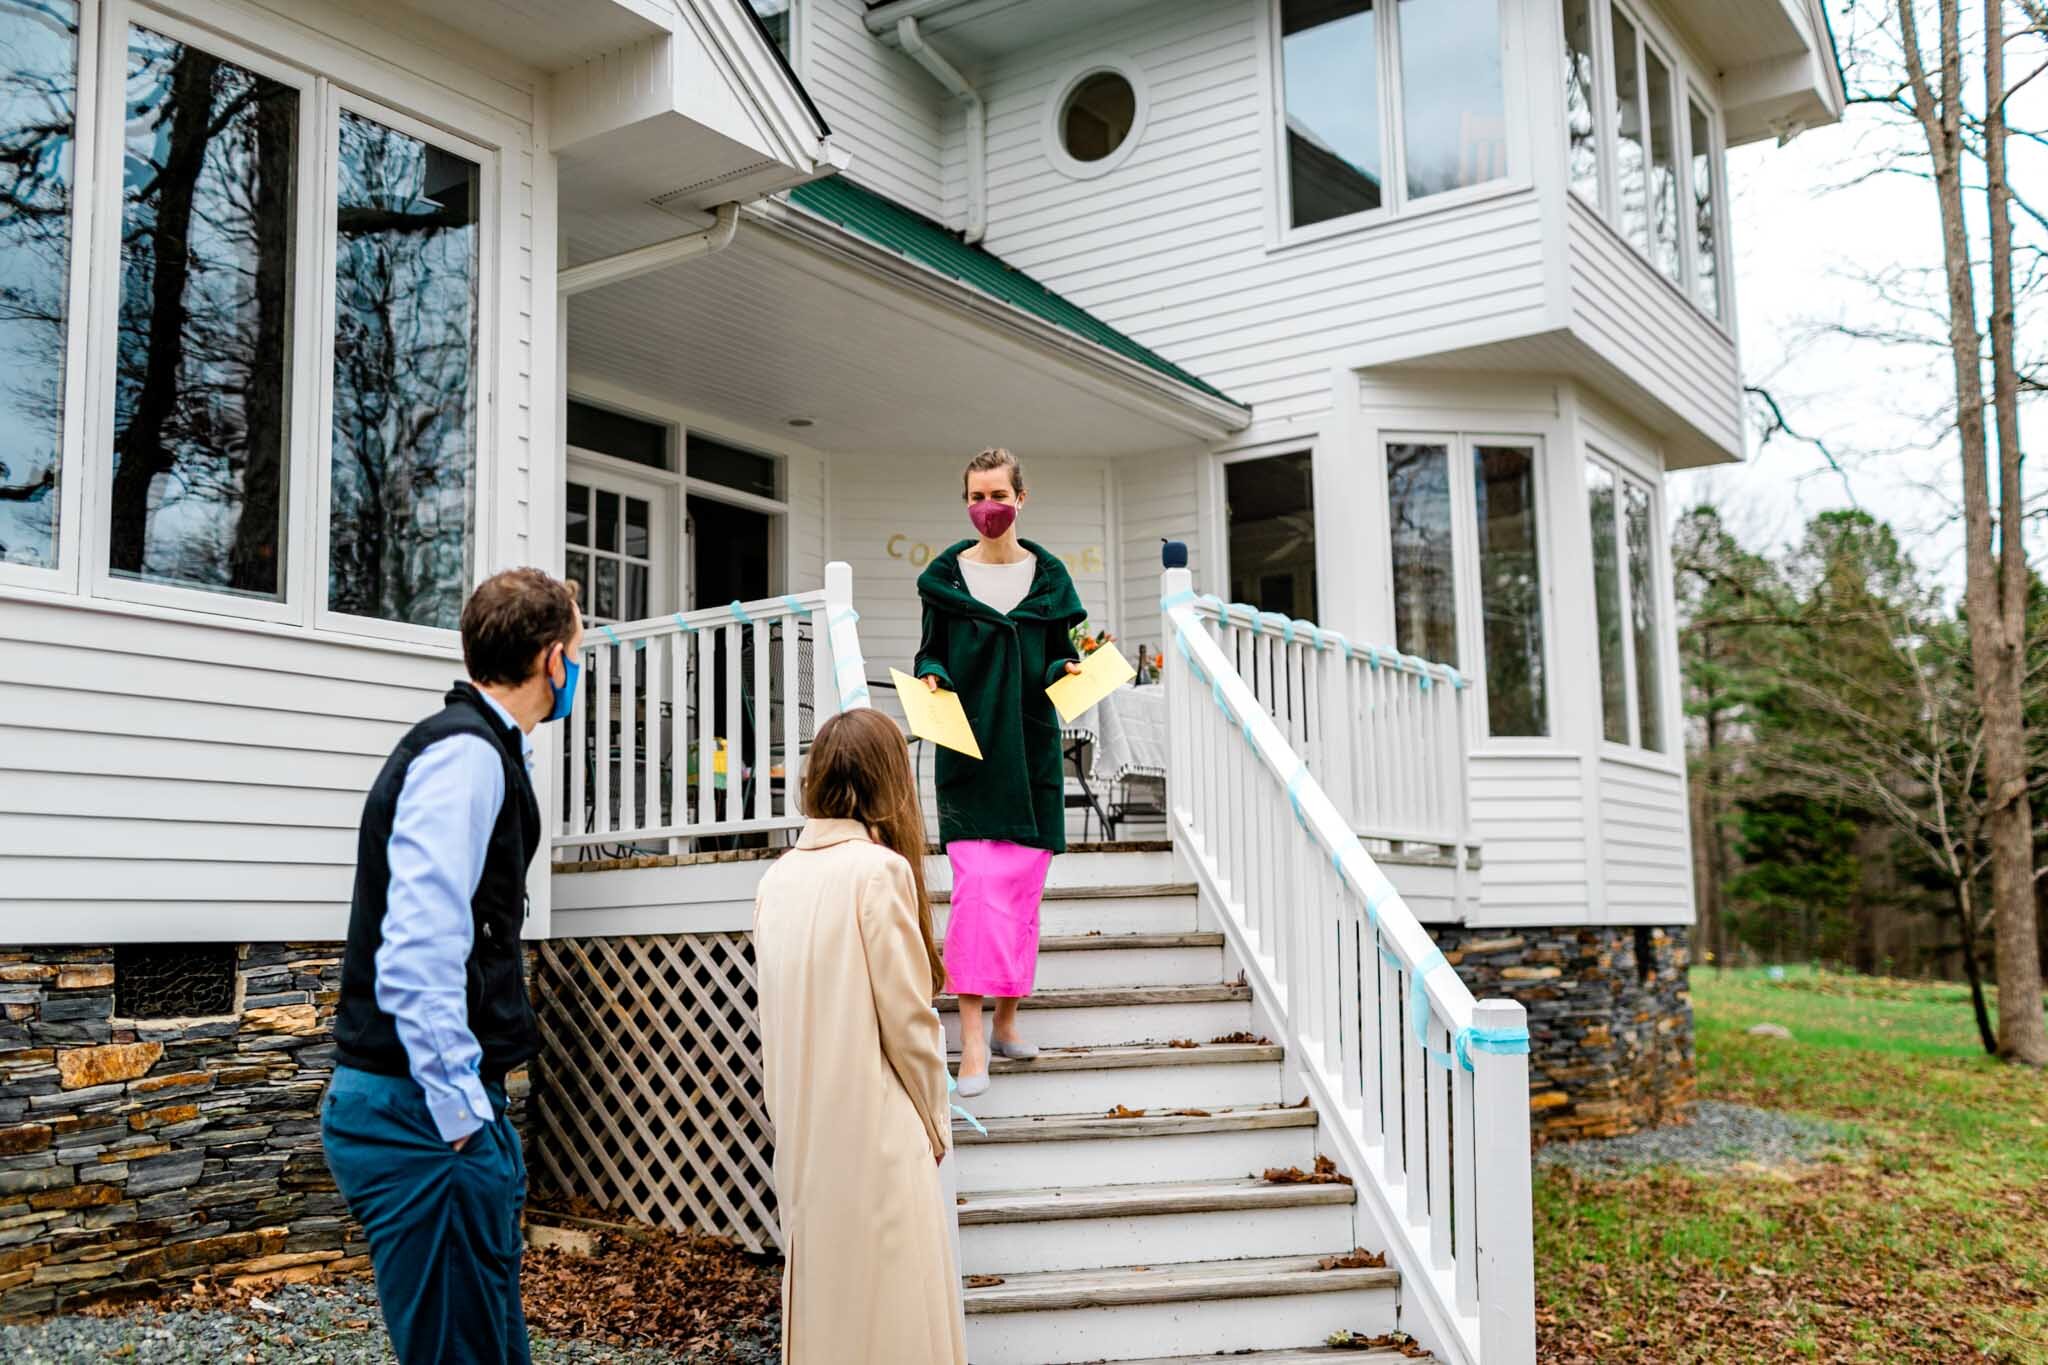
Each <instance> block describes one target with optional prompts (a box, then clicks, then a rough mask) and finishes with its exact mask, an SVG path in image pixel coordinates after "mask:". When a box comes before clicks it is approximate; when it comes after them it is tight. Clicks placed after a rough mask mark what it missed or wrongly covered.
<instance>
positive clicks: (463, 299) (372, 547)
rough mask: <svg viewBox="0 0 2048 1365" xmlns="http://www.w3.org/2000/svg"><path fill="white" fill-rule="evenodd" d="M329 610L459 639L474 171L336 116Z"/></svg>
mask: <svg viewBox="0 0 2048 1365" xmlns="http://www.w3.org/2000/svg"><path fill="white" fill-rule="evenodd" d="M339 145H340V153H341V154H340V158H339V160H338V162H337V169H338V177H337V178H338V189H337V193H336V196H335V199H336V208H335V268H334V315H335V327H334V403H333V407H334V422H333V433H332V438H331V439H332V446H333V450H332V455H331V460H332V466H333V469H332V476H331V477H332V479H333V484H332V494H331V497H330V511H329V514H328V516H329V521H328V535H329V552H328V553H329V558H328V579H327V591H328V606H329V607H330V608H331V609H332V610H334V611H338V612H347V613H350V614H354V615H360V616H372V617H377V618H379V619H382V620H386V621H401V622H406V623H409V624H412V625H418V626H439V627H441V628H443V629H446V630H453V629H455V628H456V626H457V625H458V624H459V623H460V618H461V615H462V600H463V598H464V597H465V596H466V595H467V593H468V588H469V584H470V582H471V579H472V571H473V569H474V549H473V546H472V545H471V544H470V534H469V528H470V527H471V526H472V525H473V524H474V522H475V513H476V420H477V405H476V394H477V373H476V366H477V305H478V302H479V300H478V291H479V288H480V285H481V280H480V277H479V276H480V272H479V261H478V257H479V242H478V238H477V229H478V220H479V209H480V199H481V196H482V191H483V168H482V167H481V166H479V165H478V164H477V163H476V162H475V161H472V160H470V159H469V158H467V157H463V156H458V155H456V154H455V153H453V152H448V151H443V150H442V149H440V148H439V147H436V146H434V145H432V144H431V143H428V142H425V141H422V140H421V139H419V138H416V137H413V136H411V135H410V134H407V133H403V132H400V131H398V130H397V129H395V128H389V127H386V126H385V125H384V124H382V123H379V122H377V121H376V120H374V119H370V118H366V117H364V116H363V115H361V114H358V113H356V112H354V111H353V110H346V109H345V110H343V111H342V114H341V130H340V144H339Z"/></svg>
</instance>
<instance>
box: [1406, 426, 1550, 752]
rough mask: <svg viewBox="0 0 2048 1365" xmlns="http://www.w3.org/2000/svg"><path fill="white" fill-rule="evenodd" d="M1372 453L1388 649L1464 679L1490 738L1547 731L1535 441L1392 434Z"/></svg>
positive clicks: (1540, 452) (1540, 482)
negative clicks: (1384, 555) (1377, 479)
mask: <svg viewBox="0 0 2048 1365" xmlns="http://www.w3.org/2000/svg"><path fill="white" fill-rule="evenodd" d="M1380 453H1381V455H1382V457H1383V458H1384V459H1385V461H1386V474H1387V525H1388V554H1389V556H1390V559H1391V572H1390V574H1389V581H1390V582H1391V583H1392V585H1393V596H1394V601H1393V619H1394V637H1395V639H1394V643H1395V646H1396V647H1397V648H1399V649H1400V650H1401V652H1402V653H1404V654H1415V655H1420V656H1421V657H1423V658H1426V659H1431V660H1434V661H1436V662H1439V663H1447V664H1450V665H1452V666H1453V667H1455V668H1457V669H1458V670H1459V671H1461V672H1462V673H1464V674H1465V675H1466V676H1468V677H1470V678H1471V679H1472V681H1473V683H1474V685H1475V686H1476V687H1478V688H1479V689H1480V692H1481V696H1482V699H1483V703H1484V708H1483V710H1484V715H1485V716H1486V731H1485V732H1486V734H1488V735H1490V736H1492V737H1493V738H1496V739H1503V738H1534V737H1541V736H1546V735H1548V734H1549V733H1550V690H1551V689H1550V667H1549V654H1548V640H1547V635H1546V630H1545V624H1544V623H1545V616H1546V612H1545V607H1544V573H1543V555H1544V546H1543V539H1542V537H1543V531H1542V528H1541V526H1540V521H1541V517H1540V515H1539V513H1538V507H1539V505H1540V503H1541V501H1542V485H1543V478H1542V474H1543V470H1542V458H1543V444H1542V442H1541V441H1539V440H1537V439H1536V438H1534V437H1531V436H1517V435H1505V434H1503V435H1494V434H1479V433H1448V432H1444V433H1437V432H1414V433H1398V434H1388V435H1386V436H1385V437H1383V439H1382V441H1381V447H1380Z"/></svg>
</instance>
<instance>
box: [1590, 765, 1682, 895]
mask: <svg viewBox="0 0 2048 1365" xmlns="http://www.w3.org/2000/svg"><path fill="white" fill-rule="evenodd" d="M1685 797H1686V792H1685V778H1684V777H1683V776H1682V775H1680V774H1679V773H1676V772H1671V771H1667V770H1663V769H1659V768H1653V767H1644V766H1641V765H1639V764H1634V763H1627V762H1622V761H1619V760H1615V759H1604V760H1602V761H1601V764H1600V860H1601V866H1602V876H1601V883H1602V889H1603V892H1604V900H1605V902H1606V904H1605V911H1606V913H1605V915H1604V916H1603V917H1604V918H1605V919H1607V920H1609V921H1610V922H1614V923H1623V924H1690V923H1692V919H1693V899H1692V891H1693V888H1692V840H1691V836H1690V834H1689V832H1688V824H1687V818H1688V812H1687V810H1686V800H1685Z"/></svg>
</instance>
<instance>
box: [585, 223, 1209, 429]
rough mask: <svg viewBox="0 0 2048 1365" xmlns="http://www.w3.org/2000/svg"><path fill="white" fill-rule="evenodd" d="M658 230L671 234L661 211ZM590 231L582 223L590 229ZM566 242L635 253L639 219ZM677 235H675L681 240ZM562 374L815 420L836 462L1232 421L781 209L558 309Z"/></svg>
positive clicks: (1117, 360) (1101, 352)
mask: <svg viewBox="0 0 2048 1365" xmlns="http://www.w3.org/2000/svg"><path fill="white" fill-rule="evenodd" d="M658 216H660V217H663V218H667V221H668V224H669V228H670V232H671V235H672V234H673V232H674V230H675V229H676V228H679V227H682V226H683V225H682V224H679V223H677V221H676V220H675V219H674V218H672V217H669V216H668V215H665V214H662V215H658ZM590 226H591V227H592V228H595V227H596V225H594V224H593V225H590ZM607 226H608V231H606V232H605V235H604V239H603V240H599V239H598V238H596V237H594V236H590V235H585V234H578V235H577V237H576V238H575V239H573V240H572V241H571V242H569V243H568V244H567V245H568V250H567V252H566V255H567V257H568V258H569V259H572V260H575V259H589V258H591V257H593V256H600V255H606V254H609V253H611V252H614V251H619V250H622V249H625V248H627V247H631V246H636V245H640V244H641V242H642V241H643V240H646V239H647V237H648V236H649V235H650V234H649V232H648V229H649V228H650V227H651V226H652V225H651V224H649V223H646V222H638V223H630V224H629V223H627V222H623V221H615V222H613V223H612V224H609V225H607ZM685 230H687V229H685ZM568 315H569V370H570V374H571V376H572V379H592V380H600V381H603V382H605V383H607V384H610V385H616V386H618V387H620V388H624V389H627V390H631V391H633V392H636V393H640V394H643V395H645V396H647V397H649V398H654V399H657V400H659V401H662V402H666V403H672V404H676V405H678V406H682V407H685V408H690V409H694V410H697V411H701V412H704V413H706V414H708V415H711V416H714V417H717V418H721V419H724V420H727V421H730V422H733V423H735V424H736V425H738V426H740V427H745V428H751V429H754V430H766V431H777V430H786V429H787V424H788V423H789V422H790V420H791V419H793V418H808V419H810V421H811V422H813V423H814V425H812V426H810V427H809V428H807V429H805V430H803V431H802V432H801V435H800V437H799V439H801V440H802V441H803V442H804V443H805V444H808V445H812V446H815V447H817V448H818V449H821V450H826V451H830V452H833V453H835V454H854V455H884V456H887V455H957V454H959V453H960V452H962V451H967V452H970V453H971V452H972V451H975V450H979V449H981V448H982V447H984V446H988V445H1007V446H1010V447H1012V448H1014V449H1017V450H1020V451H1028V452H1030V453H1031V454H1033V455H1036V456H1093V457H1110V458H1114V457H1118V456H1128V455H1138V454H1145V453H1151V452H1157V451H1162V450H1170V449H1177V448H1186V447H1189V446H1192V445H1198V444H1204V443H1206V442H1208V441H1212V440H1215V439H1218V438H1220V437H1221V436H1223V435H1225V434H1226V433H1227V432H1228V431H1229V430H1231V429H1232V428H1233V427H1234V426H1237V425H1242V420H1243V419H1242V416H1241V414H1239V412H1238V410H1236V409H1234V408H1233V407H1231V405H1229V404H1228V403H1226V402H1223V401H1221V400H1213V399H1209V398H1207V397H1206V396H1205V395H1201V394H1199V393H1196V392H1195V391H1193V390H1191V389H1187V388H1186V387H1185V386H1183V385H1180V384H1177V383H1174V382H1173V381H1170V380H1168V379H1166V378H1164V377H1163V376H1161V375H1159V374H1157V373H1156V372H1154V371H1151V370H1149V369H1147V368H1146V367H1144V366H1143V365H1140V364H1138V363H1136V362H1133V361H1130V360H1127V359H1125V358H1123V357H1120V356H1116V355H1114V354H1112V353H1110V352H1108V351H1107V350H1105V349H1104V348H1101V347H1096V346H1093V345H1091V344H1090V343H1088V342H1085V341H1081V340H1079V339H1077V338H1074V337H1072V336H1070V335H1067V334H1065V333H1062V332H1061V331H1060V329H1058V328H1057V327H1054V326H1052V325H1050V324H1047V323H1045V322H1043V321H1042V320H1040V319H1037V318H1033V317H1030V316H1028V315H1025V314H1023V313H1022V312H1021V311H1019V310H1016V309H1013V308H1011V307H1009V306H1008V305H1005V304H1002V303H1000V302H998V301H996V300H993V299H990V298H987V297H986V296H983V295H980V294H979V293H977V292H976V291H974V290H971V289H969V288H967V287H966V286H964V285H961V284H960V283H959V282H957V281H954V280H950V279H945V278H942V277H939V276H936V275H934V274H932V273H931V272H926V271H922V270H921V269H919V268H918V267H916V266H914V265H913V264H911V263H909V262H906V261H903V260H901V259H900V258H896V257H893V256H891V255H889V254H888V253H877V252H874V251H872V250H868V249H866V248H864V247H863V246H862V244H860V243H858V242H857V241H855V240H854V239H853V238H852V237H851V236H850V235H843V234H840V233H839V231H838V229H836V228H833V227H831V226H830V225H825V224H820V223H818V222H816V221H815V220H809V219H805V220H802V221H798V219H797V218H796V216H795V215H793V214H790V213H789V212H787V211H786V210H783V211H776V210H775V209H774V208H773V207H772V206H770V207H769V208H768V209H767V211H765V212H764V211H760V210H750V211H749V212H748V213H747V214H746V215H744V216H743V218H742V220H741V223H740V226H739V229H738V232H737V233H736V235H735V237H734V239H733V242H732V245H731V246H729V247H727V248H726V249H725V250H723V251H719V252H717V253H715V254H712V255H709V256H703V257H699V258H697V259H694V260H691V261H688V262H686V263H684V264H682V265H679V266H676V267H673V268H671V269H667V270H663V271H659V272H656V273H652V274H648V275H643V276H640V277H637V278H634V279H631V280H628V281H626V282H623V283H620V284H615V285H611V286H608V287H605V288H600V289H594V290H591V291H590V292H588V293H583V294H577V295H575V296H573V297H571V298H570V299H569V300H568Z"/></svg>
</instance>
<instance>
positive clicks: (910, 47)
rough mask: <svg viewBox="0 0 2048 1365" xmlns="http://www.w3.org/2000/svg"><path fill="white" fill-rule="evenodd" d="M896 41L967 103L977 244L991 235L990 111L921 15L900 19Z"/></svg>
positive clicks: (970, 239) (971, 231)
mask: <svg viewBox="0 0 2048 1365" xmlns="http://www.w3.org/2000/svg"><path fill="white" fill-rule="evenodd" d="M896 42H897V45H898V46H899V47H901V48H902V49H903V51H904V54H905V55H906V56H908V57H909V58H910V59H911V60H912V61H914V62H916V63H917V64H918V65H919V66H921V67H923V68H924V69H925V70H926V71H928V72H930V73H931V76H932V79H933V80H935V81H937V82H938V83H939V84H940V85H943V86H945V87H946V90H947V91H948V93H950V94H952V95H953V96H954V97H955V98H957V99H958V100H960V102H961V103H963V104H964V105H966V106H967V231H966V233H965V236H966V239H967V244H968V245H969V246H972V245H974V244H975V243H976V242H978V241H980V240H981V239H982V238H983V237H985V236H987V235H988V113H987V111H986V110H985V109H984V108H983V107H982V103H981V95H980V94H979V93H978V92H977V91H976V90H975V88H974V87H973V86H972V85H970V84H968V82H967V78H966V77H965V76H963V75H961V74H960V70H959V68H958V67H956V66H954V65H953V64H952V63H951V62H949V61H947V60H946V59H945V58H944V57H942V56H940V55H939V53H938V50H937V49H936V48H934V47H932V45H931V44H929V43H927V42H926V41H925V40H924V34H922V33H920V32H919V31H918V27H917V17H916V16H915V15H910V14H906V15H904V16H903V17H902V18H901V19H898V20H897V21H896Z"/></svg>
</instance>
